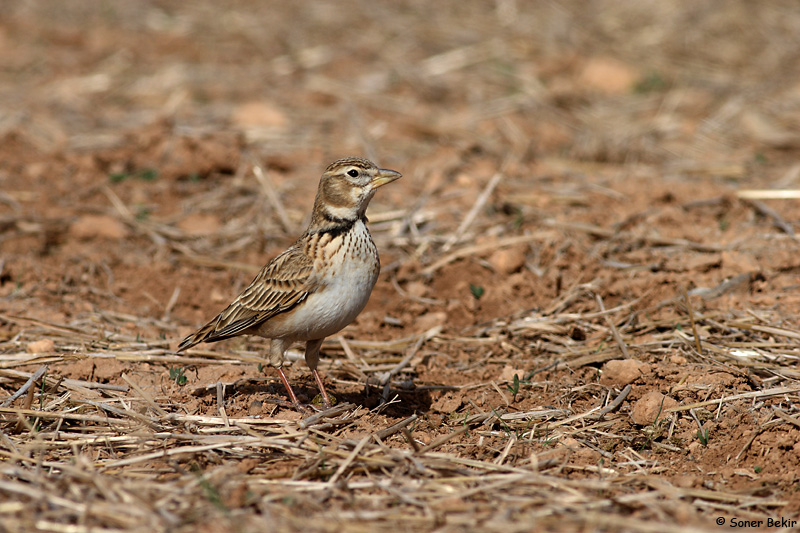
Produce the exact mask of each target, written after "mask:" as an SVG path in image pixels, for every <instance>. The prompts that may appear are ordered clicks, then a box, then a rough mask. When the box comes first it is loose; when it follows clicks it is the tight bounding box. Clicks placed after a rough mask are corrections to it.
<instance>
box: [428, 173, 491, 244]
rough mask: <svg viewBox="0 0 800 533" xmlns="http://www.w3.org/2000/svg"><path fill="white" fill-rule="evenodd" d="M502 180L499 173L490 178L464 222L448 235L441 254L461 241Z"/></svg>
mask: <svg viewBox="0 0 800 533" xmlns="http://www.w3.org/2000/svg"><path fill="white" fill-rule="evenodd" d="M502 179H503V174H502V173H500V172H497V173H495V175H494V176H492V178H491V179H490V180H489V183H487V184H486V187H484V188H483V191H482V192H481V194H480V195H478V198H477V199H476V200H475V203H474V204H472V208H471V209H470V210H469V212H468V213H467V216H465V217H464V220H462V221H461V224H459V226H458V229H457V230H456V231H455V232H454V233H453V234H451V235H450V237H449V238H448V239H447V241H446V242H445V243H444V246H442V252H447V251H449V250H450V248H452V247H453V245H454V244H456V243H457V242H458V241H460V240H461V237H463V236H464V232H465V231H467V228H468V227H469V226H470V224H472V222H473V221H474V220H475V217H476V216H478V212H479V211H480V210H481V209H482V208H483V206H484V205H485V204H486V201H487V200H489V196H491V194H492V193H493V192H494V189H495V187H497V184H498V183H500V180H502Z"/></svg>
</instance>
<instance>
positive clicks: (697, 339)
mask: <svg viewBox="0 0 800 533" xmlns="http://www.w3.org/2000/svg"><path fill="white" fill-rule="evenodd" d="M681 293H683V299H684V301H685V302H686V310H687V311H688V312H689V321H690V322H691V324H692V334H693V335H694V344H695V348H697V353H699V354H700V355H702V354H703V346H702V345H701V344H700V335H699V334H698V333H697V323H696V322H695V320H694V309H693V308H692V302H691V300H689V294H688V293H687V292H686V287H685V286H683V285H681Z"/></svg>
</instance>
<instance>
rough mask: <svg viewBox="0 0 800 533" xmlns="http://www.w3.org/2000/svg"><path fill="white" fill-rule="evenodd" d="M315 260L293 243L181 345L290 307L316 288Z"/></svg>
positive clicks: (232, 332)
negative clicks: (226, 305) (314, 276)
mask: <svg viewBox="0 0 800 533" xmlns="http://www.w3.org/2000/svg"><path fill="white" fill-rule="evenodd" d="M313 267H314V264H313V262H312V260H311V259H310V258H309V257H308V256H307V255H306V254H305V253H303V250H302V248H301V247H299V246H298V245H294V246H292V247H291V248H289V249H288V250H286V251H285V252H283V253H282V254H280V255H279V256H277V257H276V258H275V259H273V260H272V261H270V262H269V263H268V264H267V266H265V267H264V268H263V269H261V272H259V273H258V275H257V276H256V277H255V279H254V280H253V281H252V283H250V285H249V286H248V287H247V288H246V289H245V290H244V291H243V292H242V294H240V295H239V296H238V297H237V298H236V299H235V300H234V301H233V303H231V304H230V305H229V306H228V307H227V308H225V309H224V310H223V311H222V312H221V313H220V314H219V315H217V316H216V317H214V318H213V319H212V320H211V321H210V322H209V323H208V324H206V325H205V326H203V327H202V328H200V329H199V330H198V331H196V332H195V333H193V334H192V335H189V336H188V337H186V338H185V339H184V340H183V342H181V344H180V345H179V346H178V351H182V350H185V349H187V348H190V347H191V346H194V345H195V344H197V343H200V342H214V341H219V340H222V339H227V338H230V337H233V336H236V335H239V334H240V333H242V332H244V331H245V330H247V329H249V328H252V327H254V326H257V325H258V324H261V323H262V322H264V321H266V320H269V319H270V318H272V317H274V316H275V315H277V314H280V313H285V312H286V311H289V310H290V309H292V308H293V307H295V306H296V305H297V304H299V303H300V302H302V301H303V300H305V299H306V298H307V297H308V295H309V294H310V293H311V292H313V290H314V289H315V283H314V281H313V271H314V268H313Z"/></svg>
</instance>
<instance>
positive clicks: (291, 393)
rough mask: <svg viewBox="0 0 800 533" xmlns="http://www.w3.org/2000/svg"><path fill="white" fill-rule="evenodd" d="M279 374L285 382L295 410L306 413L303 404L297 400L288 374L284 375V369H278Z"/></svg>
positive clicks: (284, 384)
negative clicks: (287, 377) (287, 376)
mask: <svg viewBox="0 0 800 533" xmlns="http://www.w3.org/2000/svg"><path fill="white" fill-rule="evenodd" d="M278 374H280V376H281V381H283V386H284V387H286V391H287V392H288V393H289V397H290V398H291V399H292V403H293V404H294V407H295V409H297V410H298V411H300V412H301V413H304V412H305V411H306V408H305V407H303V404H301V403H300V401H299V400H298V399H297V395H296V394H295V393H294V389H292V386H291V385H289V380H288V379H286V373H284V371H283V369H282V368H278Z"/></svg>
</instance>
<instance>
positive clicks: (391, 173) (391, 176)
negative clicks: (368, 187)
mask: <svg viewBox="0 0 800 533" xmlns="http://www.w3.org/2000/svg"><path fill="white" fill-rule="evenodd" d="M401 176H402V174H400V173H399V172H397V171H395V170H389V169H388V168H379V169H378V175H377V176H375V177H374V178H372V182H371V183H372V188H373V189H377V188H378V187H382V186H384V185H386V184H387V183H391V182H393V181H394V180H396V179H400V177H401Z"/></svg>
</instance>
